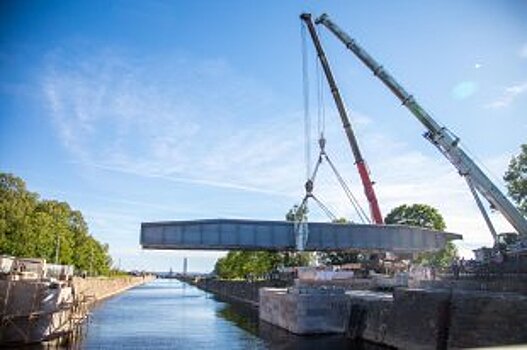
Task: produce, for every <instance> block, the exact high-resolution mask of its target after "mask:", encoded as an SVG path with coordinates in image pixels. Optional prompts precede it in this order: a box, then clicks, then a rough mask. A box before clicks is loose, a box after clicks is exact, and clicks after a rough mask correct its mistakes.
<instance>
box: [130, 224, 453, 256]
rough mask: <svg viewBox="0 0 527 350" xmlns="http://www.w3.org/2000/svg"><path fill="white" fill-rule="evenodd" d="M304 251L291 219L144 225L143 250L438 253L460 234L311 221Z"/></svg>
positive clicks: (142, 229) (421, 229) (404, 227)
mask: <svg viewBox="0 0 527 350" xmlns="http://www.w3.org/2000/svg"><path fill="white" fill-rule="evenodd" d="M306 236H307V237H306V239H305V242H304V243H303V249H302V248H299V246H298V230H297V228H296V226H295V224H294V223H293V222H289V221H260V220H236V219H212V220H210V219H209V220H195V221H166V222H146V223H142V224H141V240H140V241H141V242H140V243H141V246H142V247H143V249H172V250H187V249H198V250H270V251H287V250H290V251H292V250H305V251H339V250H350V249H371V250H385V251H391V252H400V253H413V252H422V251H436V250H439V249H442V248H443V247H444V246H445V244H446V243H447V242H448V241H449V240H455V239H462V236H461V235H459V234H454V233H448V232H441V231H434V230H428V229H424V228H418V227H410V226H401V225H363V224H336V223H322V222H312V223H309V224H308V234H307V235H306Z"/></svg>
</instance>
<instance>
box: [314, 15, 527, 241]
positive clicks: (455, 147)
mask: <svg viewBox="0 0 527 350" xmlns="http://www.w3.org/2000/svg"><path fill="white" fill-rule="evenodd" d="M315 23H316V24H322V25H323V26H325V27H326V28H327V29H329V31H330V32H332V33H333V34H334V35H335V36H336V37H337V38H338V39H339V40H340V41H341V42H342V43H343V44H344V45H345V46H346V47H347V48H348V49H349V50H351V52H353V53H354V54H355V55H356V56H357V57H358V58H359V59H360V61H362V63H364V64H365V65H366V66H367V67H368V68H369V69H370V70H371V71H372V72H373V74H374V75H375V76H376V77H377V78H379V79H380V80H381V81H382V82H383V83H384V85H386V86H387V87H388V89H389V90H390V91H391V92H392V93H393V94H394V95H395V96H397V98H398V99H399V100H400V101H401V102H402V104H403V106H405V107H406V108H408V109H409V110H410V112H411V113H412V114H413V115H414V116H415V117H416V118H417V119H418V120H419V121H420V122H421V124H423V125H424V127H425V128H426V130H427V131H426V132H425V134H424V137H425V138H426V139H427V140H428V141H430V142H431V143H432V144H433V145H434V146H435V147H436V148H437V149H438V150H439V151H440V152H441V154H443V155H444V156H445V157H446V158H447V159H448V160H449V161H450V163H452V165H453V166H454V167H455V168H456V169H457V171H458V172H459V174H460V175H461V176H463V177H464V178H465V180H466V182H467V184H468V186H469V188H470V190H471V192H472V194H473V195H474V198H475V199H476V203H477V205H478V207H479V209H480V211H481V213H482V215H483V217H484V219H485V222H486V224H487V226H488V227H489V230H490V231H491V234H492V236H493V238H494V241H495V243H496V244H498V238H499V235H497V234H496V230H495V229H494V227H493V225H492V223H491V221H490V218H489V217H488V214H487V212H486V210H485V208H484V206H483V204H482V203H481V200H480V198H479V196H478V193H479V194H480V195H481V196H483V197H484V198H485V199H486V200H487V201H488V202H489V203H490V205H491V206H492V207H493V208H495V209H497V210H498V211H499V212H500V213H501V214H502V215H503V216H504V217H505V219H506V220H507V221H508V222H509V223H510V224H511V225H512V227H514V229H515V230H516V231H517V233H518V234H519V238H520V240H521V241H523V242H524V243H527V220H526V219H525V217H524V216H523V215H522V214H521V213H520V212H519V211H518V209H516V207H515V206H514V205H513V204H512V203H511V202H510V201H509V199H508V198H507V197H506V196H505V195H504V194H503V193H502V192H501V191H500V190H499V188H498V187H497V186H496V185H495V184H494V183H493V182H492V181H491V180H490V179H489V178H488V177H487V175H485V173H484V172H483V171H482V170H481V169H480V167H478V165H477V164H476V163H475V162H474V161H473V160H472V159H471V158H470V157H469V156H468V155H467V153H466V152H465V151H464V150H463V149H462V148H461V147H460V145H459V137H457V136H456V135H454V134H453V133H452V132H451V131H450V130H448V129H447V128H446V127H444V126H441V125H439V124H438V123H437V122H436V121H435V120H434V119H433V118H432V117H431V116H430V114H428V113H427V112H426V111H425V110H424V108H423V107H421V105H420V104H419V103H418V102H417V101H416V100H415V99H414V97H413V96H412V95H410V94H409V93H408V92H406V90H405V89H404V88H403V87H402V86H401V85H399V83H398V82H397V81H396V80H395V79H394V78H393V77H392V76H391V75H390V73H388V71H386V70H385V69H384V68H383V67H382V66H381V65H380V64H379V63H377V61H375V60H374V59H373V58H372V57H371V56H370V55H369V54H368V53H367V52H366V51H365V50H364V49H363V48H362V47H361V46H360V45H359V44H358V43H357V42H356V41H355V40H354V39H352V38H351V37H350V36H349V35H348V34H346V33H345V32H344V31H342V30H341V29H340V28H339V27H338V26H337V25H336V24H335V23H333V22H332V21H331V20H330V19H329V16H328V15H327V14H323V15H321V16H320V17H319V18H317V19H316V20H315Z"/></svg>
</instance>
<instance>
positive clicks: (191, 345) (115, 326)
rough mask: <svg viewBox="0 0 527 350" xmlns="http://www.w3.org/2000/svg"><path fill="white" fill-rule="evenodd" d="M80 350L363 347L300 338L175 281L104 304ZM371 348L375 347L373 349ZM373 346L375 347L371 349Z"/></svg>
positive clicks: (249, 310) (335, 338)
mask: <svg viewBox="0 0 527 350" xmlns="http://www.w3.org/2000/svg"><path fill="white" fill-rule="evenodd" d="M77 345H78V346H79V347H80V348H82V349H193V350H196V349H212V348H215V349H325V348H327V349H350V348H352V349H362V348H370V346H367V345H365V344H355V343H352V342H350V341H349V340H347V339H346V338H345V337H343V336H340V335H339V336H311V337H299V336H295V335H293V334H290V333H288V332H286V331H283V330H282V329H280V328H277V327H274V326H272V325H269V324H267V323H264V322H259V320H258V311H257V309H254V308H250V307H247V306H244V305H237V304H230V303H226V302H223V301H221V300H218V299H217V298H216V297H215V296H213V295H211V294H209V293H206V292H204V291H201V290H199V289H197V288H195V287H193V286H190V285H187V284H185V283H182V282H179V281H177V280H166V279H165V280H155V281H153V282H151V283H148V284H145V285H142V286H140V287H136V288H133V289H131V290H129V291H127V292H125V293H123V294H120V295H118V296H115V297H113V298H111V299H109V300H106V301H104V302H102V303H101V304H100V305H98V306H97V307H96V308H95V309H94V310H93V311H92V315H91V317H90V320H89V322H88V324H87V326H86V332H85V334H84V337H83V339H82V342H81V343H80V344H77ZM371 348H374V347H371ZM375 348H376V347H375Z"/></svg>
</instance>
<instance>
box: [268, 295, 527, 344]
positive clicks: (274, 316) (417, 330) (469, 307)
mask: <svg viewBox="0 0 527 350" xmlns="http://www.w3.org/2000/svg"><path fill="white" fill-rule="evenodd" d="M259 312H260V318H261V319H262V320H263V321H266V322H269V323H272V324H274V325H276V326H279V327H282V328H284V329H287V330H289V331H290V332H293V333H296V334H303V335H307V334H319V333H347V334H348V336H350V337H351V338H354V339H362V340H367V341H371V342H375V343H378V344H383V345H388V346H393V347H396V348H400V349H447V348H448V349H458V348H467V347H490V346H503V345H513V344H514V345H518V344H527V331H525V325H526V324H527V296H526V295H522V294H518V293H497V292H483V291H459V290H454V291H453V290H449V289H439V290H425V289H408V288H406V289H398V290H396V291H395V292H394V293H393V296H392V295H391V294H388V293H380V292H370V291H348V292H346V293H343V292H336V291H335V290H334V291H325V292H320V291H316V290H311V291H310V290H308V289H305V290H304V291H302V289H301V288H300V289H298V288H290V289H272V288H267V289H262V290H261V291H260V310H259Z"/></svg>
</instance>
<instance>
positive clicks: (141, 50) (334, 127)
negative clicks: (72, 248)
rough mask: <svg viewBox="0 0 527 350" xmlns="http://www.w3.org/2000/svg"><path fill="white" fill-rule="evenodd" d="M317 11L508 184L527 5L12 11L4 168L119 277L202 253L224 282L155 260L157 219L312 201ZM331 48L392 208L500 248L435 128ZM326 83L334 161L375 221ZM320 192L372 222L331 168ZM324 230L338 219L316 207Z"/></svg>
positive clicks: (130, 5)
mask: <svg viewBox="0 0 527 350" xmlns="http://www.w3.org/2000/svg"><path fill="white" fill-rule="evenodd" d="M303 11H309V12H313V13H314V14H316V15H318V14H321V13H322V12H327V13H328V14H329V15H330V16H331V17H332V18H333V19H334V20H335V22H336V23H338V24H339V25H340V26H341V27H342V28H343V29H345V30H346V31H347V32H348V33H350V34H351V35H352V36H353V37H355V38H356V39H357V40H358V41H359V42H360V43H361V44H362V45H363V46H364V47H365V48H366V49H367V50H368V51H369V52H370V53H371V54H372V55H373V56H374V57H375V58H376V59H377V60H378V61H380V62H381V63H382V64H383V65H384V66H385V67H386V68H388V69H389V70H390V72H392V73H393V75H394V76H395V77H396V78H397V79H398V80H399V81H400V82H401V83H402V85H403V86H405V87H406V89H407V90H408V91H410V92H412V93H413V94H414V95H415V96H416V97H417V98H418V100H419V101H420V102H421V103H422V104H423V105H424V106H425V108H426V109H427V110H428V111H429V112H431V114H432V115H433V116H434V117H435V118H436V119H437V120H438V122H439V123H441V124H444V125H446V126H448V127H449V128H450V129H451V130H452V131H453V132H455V133H456V134H458V135H459V136H460V137H461V139H462V142H463V144H464V145H466V147H468V150H469V151H470V152H471V154H473V155H475V156H476V158H477V160H478V162H480V163H481V164H483V166H484V167H485V169H486V171H488V172H489V174H490V175H491V177H493V178H494V179H495V180H496V182H497V183H498V184H499V185H500V186H503V183H502V182H501V176H502V174H503V172H504V170H505V168H506V166H507V164H508V161H509V160H510V158H511V156H512V155H514V154H516V153H517V152H518V151H519V146H520V144H521V143H525V142H526V141H527V140H526V135H527V116H526V112H525V111H526V110H527V3H526V2H525V1H519V0H518V1H506V2H505V1H490V0H489V1H426V2H424V1H398V2H389V1H355V2H349V1H326V2H315V1H304V2H302V1H270V2H265V3H264V2H253V1H228V2H227V1H225V2H220V1H192V2H191V1H187V2H183V1H177V2H176V1H173V2H172V1H149V2H130V1H76V2H73V1H71V2H64V1H36V0H35V1H3V2H2V4H1V5H0V16H1V18H0V169H1V171H5V172H12V173H14V174H16V175H18V176H21V177H22V178H24V179H25V180H26V182H27V184H28V187H29V188H30V189H31V190H33V191H37V192H39V193H41V195H42V196H43V197H44V198H56V199H60V200H65V201H68V202H69V203H70V204H71V205H72V206H73V207H74V208H76V209H79V210H81V211H82V212H83V213H84V214H85V217H86V219H87V221H88V223H89V226H90V229H91V232H92V233H93V235H94V236H95V237H96V238H98V239H99V240H101V241H104V242H107V243H109V244H110V247H111V253H112V255H113V257H114V260H115V261H116V263H119V262H120V264H121V267H124V268H139V269H156V270H168V268H169V267H173V268H174V269H175V270H179V269H181V266H182V259H183V257H184V256H187V257H189V269H190V270H194V271H206V270H209V269H211V268H212V266H213V263H214V261H215V259H216V258H217V257H218V256H220V255H222V254H224V253H221V252H220V253H210V252H151V251H148V252H145V251H141V250H140V248H139V244H138V240H139V226H140V223H141V222H142V221H154V220H178V219H197V218H219V217H226V218H227V217H228V218H232V217H235V218H260V219H281V218H282V217H283V216H284V214H285V213H286V212H287V210H288V209H289V208H290V207H291V206H292V205H293V204H294V203H297V202H298V201H299V200H300V199H301V197H302V191H303V181H304V174H305V162H304V154H303V152H304V139H303V134H304V131H303V128H304V125H303V107H302V74H301V72H302V70H301V67H302V61H301V36H300V21H299V19H298V15H299V14H300V13H301V12H303ZM320 35H321V40H322V43H323V45H324V48H325V49H326V52H327V55H328V57H329V60H330V62H331V64H332V67H333V70H334V74H335V76H336V79H337V83H338V84H339V87H340V89H341V92H342V95H343V97H344V99H345V101H346V103H347V107H348V109H349V111H350V113H351V116H352V119H353V124H354V127H355V129H356V132H357V136H358V138H359V142H360V145H361V148H362V150H363V153H364V156H365V158H366V159H367V161H368V164H369V167H370V169H371V172H372V177H373V178H374V179H375V181H376V183H377V184H376V190H377V195H378V197H379V201H380V204H381V209H382V211H383V213H384V214H386V213H387V212H388V211H389V210H390V209H391V208H393V207H395V206H396V205H399V204H403V203H417V202H419V203H428V204H431V205H433V206H435V207H437V208H439V210H440V211H441V212H442V213H443V215H444V216H445V219H446V222H447V226H448V229H449V230H451V231H453V232H459V233H462V234H464V236H465V240H464V242H462V243H461V244H460V248H461V249H462V252H464V253H466V252H467V251H468V250H469V249H472V248H474V247H477V246H480V245H482V244H487V245H488V244H490V241H491V240H490V234H489V233H488V232H487V230H486V229H485V226H484V223H483V221H482V219H481V217H480V215H479V214H478V211H477V208H476V206H475V204H474V202H473V200H472V198H471V195H470V193H469V191H468V189H467V188H466V185H465V183H464V181H463V179H461V178H459V176H458V175H457V174H456V172H455V171H454V170H453V168H452V166H450V164H448V163H447V161H446V160H444V159H443V158H442V156H441V155H440V154H438V152H437V151H436V150H435V149H434V148H433V147H432V146H431V145H429V144H428V143H427V141H425V140H424V139H423V138H422V137H421V134H422V132H423V128H422V127H421V125H419V123H418V122H417V121H416V120H414V119H413V117H412V116H411V115H410V114H409V113H408V112H407V111H406V110H405V109H403V108H402V107H401V106H400V104H399V102H398V101H397V100H396V98H395V97H394V96H392V95H391V93H390V92H389V91H387V90H386V88H385V87H384V86H383V85H382V84H381V83H380V82H378V81H377V80H376V79H375V78H374V77H372V75H371V73H369V72H368V71H367V70H366V69H365V68H364V67H363V66H362V65H361V63H360V62H358V60H357V59H356V58H355V57H354V56H352V55H351V54H350V53H348V52H347V51H346V50H345V49H344V47H343V46H342V44H340V42H338V41H337V40H336V38H334V37H333V36H332V35H331V34H330V33H329V32H327V31H326V30H325V29H320ZM308 47H309V61H310V69H309V71H310V83H311V87H312V90H311V102H312V105H311V110H312V112H315V113H312V118H313V130H312V134H313V135H315V134H316V131H317V130H316V124H317V123H316V118H317V116H316V110H317V105H316V103H315V102H316V98H315V94H316V89H315V87H316V85H317V84H316V69H315V65H314V62H315V59H314V58H315V57H314V54H313V50H312V45H311V42H310V41H308ZM323 89H324V94H325V98H324V100H325V103H324V107H325V111H326V112H325V115H326V124H325V128H326V135H327V138H328V146H327V147H328V152H329V153H330V155H331V157H332V158H333V159H334V161H335V163H337V165H338V167H339V169H340V171H341V172H342V173H344V174H345V176H346V178H347V179H348V180H349V182H350V186H351V188H352V190H353V191H354V193H355V195H356V196H357V197H359V198H360V200H361V202H362V204H363V206H364V207H366V203H365V200H364V197H363V195H362V189H361V187H360V184H359V179H358V176H357V174H356V171H355V169H354V166H353V162H352V158H351V153H350V151H349V149H348V146H347V144H346V142H345V139H344V134H343V132H342V130H341V128H340V124H339V121H338V117H337V115H336V113H335V110H334V108H333V104H332V101H331V99H330V96H329V94H328V90H327V88H326V86H325V85H323ZM312 144H313V153H315V152H316V140H314V139H313V140H312ZM319 181H320V183H318V184H317V188H316V191H317V193H319V196H320V198H321V199H323V200H324V202H325V203H326V204H327V205H328V206H330V207H331V208H332V209H333V211H334V212H335V213H337V214H338V215H339V216H346V217H349V218H351V219H353V220H356V219H357V218H356V217H355V216H354V215H355V214H354V212H353V211H352V209H351V208H349V205H348V204H347V202H346V200H345V197H344V196H343V194H342V193H341V192H340V191H339V189H338V187H337V186H336V184H335V182H334V179H333V178H332V177H331V176H330V174H329V173H328V172H327V171H325V172H324V173H323V174H322V176H321V178H320V179H319ZM492 217H493V219H494V220H495V221H496V223H497V225H498V227H499V228H500V229H502V230H507V229H509V228H508V226H507V224H506V223H504V222H503V220H502V219H501V218H500V216H499V214H493V215H492ZM310 219H311V220H324V217H323V215H322V214H321V213H319V212H318V211H317V210H316V208H312V214H311V217H310Z"/></svg>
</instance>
